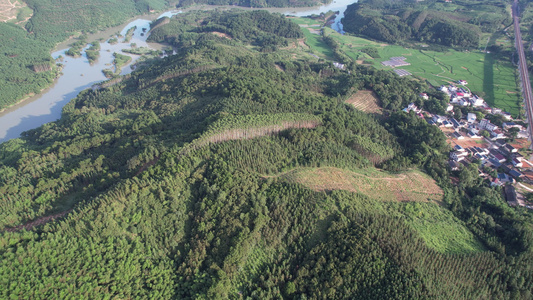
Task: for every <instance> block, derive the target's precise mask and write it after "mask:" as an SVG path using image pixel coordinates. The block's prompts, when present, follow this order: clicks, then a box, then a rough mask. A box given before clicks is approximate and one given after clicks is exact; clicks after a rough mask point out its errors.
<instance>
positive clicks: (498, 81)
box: [302, 28, 521, 116]
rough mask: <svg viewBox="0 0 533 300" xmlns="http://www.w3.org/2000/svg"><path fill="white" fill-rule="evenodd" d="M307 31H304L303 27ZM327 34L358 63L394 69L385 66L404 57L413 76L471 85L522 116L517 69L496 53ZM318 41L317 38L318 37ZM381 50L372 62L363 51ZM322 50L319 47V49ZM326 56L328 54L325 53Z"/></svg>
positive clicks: (327, 30) (493, 103)
mask: <svg viewBox="0 0 533 300" xmlns="http://www.w3.org/2000/svg"><path fill="white" fill-rule="evenodd" d="M302 29H304V28H302ZM323 30H324V31H325V34H326V35H328V36H331V37H332V38H334V39H335V40H336V41H337V42H338V43H339V45H340V47H341V50H342V51H343V52H344V53H346V54H347V55H348V56H349V57H351V58H352V59H354V60H365V61H369V60H370V61H373V65H374V67H376V68H378V69H386V70H387V69H388V70H392V69H391V68H390V67H385V66H383V65H381V62H382V61H386V60H388V59H389V58H390V57H396V56H404V57H406V58H407V60H406V61H407V62H408V63H410V64H411V65H409V66H402V68H403V69H405V70H407V71H409V72H410V73H412V74H413V76H417V77H420V78H423V79H425V80H427V81H428V82H429V83H430V84H431V85H433V86H440V85H442V84H449V83H450V82H456V81H457V80H459V79H464V80H466V81H467V82H468V85H467V87H468V88H469V89H470V90H471V91H472V92H474V93H476V94H478V95H479V96H481V97H483V98H484V99H485V100H486V101H487V103H488V104H489V105H490V106H495V107H498V108H501V109H503V110H505V111H507V112H509V113H511V114H512V115H513V116H518V115H519V112H520V107H521V100H520V96H521V95H520V91H519V89H518V86H517V82H516V72H517V70H516V68H515V67H514V66H513V65H512V63H511V62H510V61H504V60H501V59H498V57H497V56H496V55H495V54H493V53H485V52H482V51H479V50H474V51H456V50H453V49H449V50H447V51H446V52H437V51H431V50H419V49H413V48H404V47H402V46H397V45H384V44H381V43H376V42H373V41H370V40H367V39H364V38H360V37H355V36H349V35H341V34H339V33H337V32H336V31H334V30H333V29H331V28H323ZM315 38H316V37H315ZM369 46H370V47H373V48H376V49H377V50H378V53H379V55H380V56H381V57H380V58H375V59H369V58H368V56H367V55H366V54H364V53H363V52H360V50H361V49H362V48H364V47H369ZM316 50H317V51H320V49H319V48H316ZM324 54H325V53H324Z"/></svg>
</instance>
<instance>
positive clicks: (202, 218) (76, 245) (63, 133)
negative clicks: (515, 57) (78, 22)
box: [0, 10, 533, 299]
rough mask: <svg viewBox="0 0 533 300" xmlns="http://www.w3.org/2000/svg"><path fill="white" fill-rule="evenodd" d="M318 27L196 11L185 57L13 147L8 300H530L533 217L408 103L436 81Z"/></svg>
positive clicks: (170, 36)
mask: <svg viewBox="0 0 533 300" xmlns="http://www.w3.org/2000/svg"><path fill="white" fill-rule="evenodd" d="M303 36H304V35H303V32H302V31H301V29H300V27H299V26H297V25H295V24H294V23H292V22H291V21H290V20H289V19H287V18H285V17H283V16H281V15H275V14H269V13H267V12H258V11H253V12H252V11H249V12H241V11H234V10H232V11H213V12H190V13H187V14H184V15H180V16H179V18H172V19H170V20H168V22H167V24H163V25H161V26H159V27H158V28H157V29H154V31H153V36H152V39H154V40H156V41H158V40H162V41H165V42H167V43H170V44H172V45H173V46H174V47H175V49H176V52H177V54H176V55H173V56H169V57H165V58H163V59H157V60H152V61H150V62H146V63H145V65H144V67H141V68H139V69H138V70H137V71H136V72H133V73H132V74H131V75H128V76H125V77H123V78H122V79H121V80H114V81H110V82H108V83H104V84H102V85H101V86H100V87H99V88H98V87H95V88H93V89H88V90H85V91H83V92H82V93H80V94H79V95H78V96H77V97H76V98H75V99H73V100H72V101H71V102H69V103H68V104H67V105H66V106H65V108H64V110H63V116H62V118H61V119H60V120H58V121H57V122H52V123H48V124H45V125H43V126H42V127H40V128H37V129H34V130H30V131H28V132H26V133H25V134H24V136H23V137H21V138H19V139H14V140H11V141H8V142H6V143H3V144H1V145H0V230H1V233H0V283H1V284H2V286H4V287H5V288H4V289H2V290H0V298H7V297H15V298H36V299H50V298H67V297H75V298H103V297H111V298H159V299H169V298H180V299H181V298H185V299H191V298H195V299H213V298H216V299H225V298H240V297H250V298H261V299H271V298H276V299H279V298H289V299H303V298H311V299H318V298H330V299H336V298H342V299H348V298H358V299H401V298H404V299H417V298H442V299H487V298H491V297H492V298H516V299H519V298H529V297H530V296H531V291H532V288H533V275H532V274H533V272H531V266H532V264H531V263H530V262H531V251H532V249H531V245H532V243H531V241H532V238H533V237H532V236H531V233H530V232H531V230H530V229H531V224H532V220H531V216H530V215H529V214H528V213H527V212H525V211H523V210H520V209H515V208H511V207H508V206H507V205H506V204H505V202H504V201H503V200H502V197H501V194H500V193H499V190H494V189H490V188H488V187H487V186H486V185H485V184H484V183H483V182H481V181H480V180H479V177H477V174H474V172H473V171H472V170H471V169H467V168H465V169H464V170H463V171H461V172H460V173H459V174H458V176H459V177H460V179H461V184H460V185H457V186H456V185H453V184H452V183H451V181H450V176H452V175H457V174H452V173H451V172H450V171H449V170H448V169H447V168H446V166H447V157H448V151H449V150H450V148H449V146H448V145H447V144H446V138H445V136H444V135H443V134H442V132H441V131H440V130H439V129H438V128H437V127H435V126H431V125H429V124H428V123H427V122H426V121H425V120H424V119H421V118H419V117H418V116H416V115H415V114H414V113H410V114H407V113H404V112H402V111H400V110H399V109H400V108H402V107H403V106H404V105H406V103H409V102H410V101H411V100H412V99H417V98H418V94H419V93H420V92H421V91H422V89H424V88H426V86H425V85H424V84H423V83H420V82H416V81H413V80H410V79H408V78H400V77H398V76H396V75H395V74H393V73H391V72H387V71H382V70H375V69H371V68H367V67H364V66H360V65H356V64H354V63H348V64H345V65H344V67H343V68H341V67H339V66H340V65H339V64H333V62H331V61H326V60H323V59H317V58H315V57H314V56H311V55H309V54H308V53H307V52H306V51H304V50H303V47H299V46H298V45H300V41H301V39H302V38H303ZM359 90H366V91H368V90H372V91H374V92H375V94H376V95H378V96H379V104H380V105H381V106H382V109H383V110H384V111H386V115H383V116H374V115H370V114H367V113H365V112H362V111H358V110H356V109H355V108H353V107H352V106H351V105H348V104H346V103H345V101H346V100H348V99H350V97H352V96H353V95H355V94H356V93H357V91H359ZM337 175H338V177H339V178H342V179H343V180H345V183H342V182H340V181H338V180H336V179H334V177H333V176H337ZM332 178H333V179H332ZM327 180H330V181H327ZM373 186H379V188H373ZM398 189H400V192H399V193H398ZM54 217H55V219H54ZM52 219H53V220H52ZM36 221H40V222H37V223H40V224H41V225H40V226H36V227H31V226H28V225H31V224H36V223H32V222H36ZM25 225H26V226H25ZM24 226H25V227H24ZM23 227H24V228H26V229H25V230H21V229H22V228H23Z"/></svg>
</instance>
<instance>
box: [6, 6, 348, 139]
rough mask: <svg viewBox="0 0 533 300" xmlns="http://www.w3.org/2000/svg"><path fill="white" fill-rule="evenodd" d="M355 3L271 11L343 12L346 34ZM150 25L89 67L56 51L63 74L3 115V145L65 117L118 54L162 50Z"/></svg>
mask: <svg viewBox="0 0 533 300" xmlns="http://www.w3.org/2000/svg"><path fill="white" fill-rule="evenodd" d="M354 2H356V0H338V1H334V2H332V3H330V4H328V5H323V6H320V7H306V8H270V9H267V10H269V11H272V12H279V13H283V14H286V15H294V16H306V15H311V14H320V13H323V12H324V13H325V12H327V11H330V10H332V11H339V12H340V13H339V15H337V17H336V19H335V22H334V23H333V24H332V26H331V27H332V28H333V29H335V30H337V31H338V32H341V33H343V30H342V24H341V23H340V20H341V18H342V17H343V16H344V11H345V10H346V6H348V5H349V4H351V3H354ZM212 8H213V7H209V6H202V7H199V8H197V9H212ZM177 13H179V12H178V11H168V12H165V13H164V14H161V15H160V16H159V17H163V16H167V17H170V16H172V15H174V14H177ZM150 19H153V18H150ZM150 22H151V20H147V19H145V18H142V17H140V18H139V19H136V20H134V21H132V22H130V23H128V24H127V25H125V26H124V27H123V28H122V30H121V32H120V33H121V35H123V36H125V34H126V32H127V31H128V29H130V28H132V27H134V26H137V29H136V30H135V32H134V35H133V37H132V39H131V40H130V41H129V42H127V43H125V42H123V39H121V38H119V43H117V44H114V45H111V44H109V43H107V42H104V41H102V42H100V46H101V50H100V57H99V58H98V60H97V61H96V62H95V63H93V64H89V61H88V60H87V58H86V57H85V54H84V55H83V56H81V57H77V58H73V57H70V56H65V54H64V53H65V51H66V49H61V50H58V51H56V52H53V53H52V57H53V58H54V59H57V58H59V57H60V56H62V57H63V59H62V60H58V62H59V63H61V64H63V70H62V73H63V75H61V76H60V77H59V78H58V79H57V80H56V81H55V83H54V85H53V86H51V87H50V88H48V89H46V90H44V91H42V92H41V93H40V94H38V95H36V96H34V97H31V98H29V99H27V100H25V101H23V102H22V103H20V104H18V105H15V106H13V107H11V108H9V109H7V110H5V111H4V112H1V113H0V143H1V142H5V141H7V140H10V139H13V138H17V137H19V136H20V134H21V133H22V132H24V131H27V130H29V129H33V128H37V127H39V126H41V125H43V124H45V123H48V122H53V121H55V120H57V119H59V118H60V117H61V110H62V108H63V106H64V105H65V104H66V103H68V102H69V101H70V100H71V99H73V98H74V97H76V95H77V94H78V93H79V92H81V91H83V90H84V89H87V88H90V87H91V86H92V85H94V84H96V83H99V82H102V81H105V80H106V78H105V76H104V74H103V73H102V70H103V69H106V68H113V66H112V65H111V63H112V62H113V59H114V57H113V53H114V52H117V53H121V54H126V55H129V56H131V57H132V62H131V63H134V62H135V60H136V59H138V58H139V56H137V55H130V54H127V53H122V52H121V50H122V49H128V48H131V47H130V44H131V43H135V44H137V47H149V48H152V49H158V48H161V47H160V45H156V44H150V43H146V38H147V35H145V36H141V33H142V29H143V28H147V29H149V28H150ZM107 37H108V36H107ZM107 37H106V38H107ZM89 41H93V39H91V38H90V39H89ZM63 45H65V44H63ZM131 63H130V65H131ZM130 65H127V66H124V67H123V68H122V72H121V74H122V75H124V74H127V73H129V72H131V68H130Z"/></svg>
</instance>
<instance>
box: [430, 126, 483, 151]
mask: <svg viewBox="0 0 533 300" xmlns="http://www.w3.org/2000/svg"><path fill="white" fill-rule="evenodd" d="M440 130H442V132H444V134H445V135H446V137H447V138H448V139H447V140H446V142H448V144H450V145H451V146H452V147H453V146H455V145H459V146H461V147H463V148H465V149H466V148H470V147H481V148H484V147H485V148H486V147H487V146H488V145H487V143H486V142H485V139H483V138H479V139H473V138H470V137H468V136H466V135H465V134H464V132H462V133H463V135H464V139H461V140H458V139H456V138H451V134H452V133H453V132H455V129H453V128H446V127H440Z"/></svg>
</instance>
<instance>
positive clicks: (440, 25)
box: [342, 0, 511, 48]
mask: <svg viewBox="0 0 533 300" xmlns="http://www.w3.org/2000/svg"><path fill="white" fill-rule="evenodd" d="M506 6H508V4H507V3H506V2H504V1H492V2H490V3H487V2H486V1H470V0H468V1H460V2H455V1H454V2H453V3H451V2H450V3H444V2H443V1H436V0H429V1H420V2H416V1H415V2H413V1H405V0H401V1H390V0H385V1H382V0H363V1H358V2H357V3H354V4H352V5H350V6H348V8H347V10H346V12H345V14H344V16H345V17H344V18H343V20H342V23H343V25H344V30H346V31H347V32H349V33H353V34H360V35H364V36H367V37H370V38H372V39H376V40H380V41H385V42H389V43H401V42H407V41H419V42H424V43H434V44H440V45H444V46H451V47H458V48H475V47H477V46H478V45H479V40H480V34H481V33H482V32H491V33H492V32H495V31H497V30H498V29H502V28H504V27H505V26H508V25H510V24H511V16H510V14H509V12H508V10H506Z"/></svg>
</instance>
